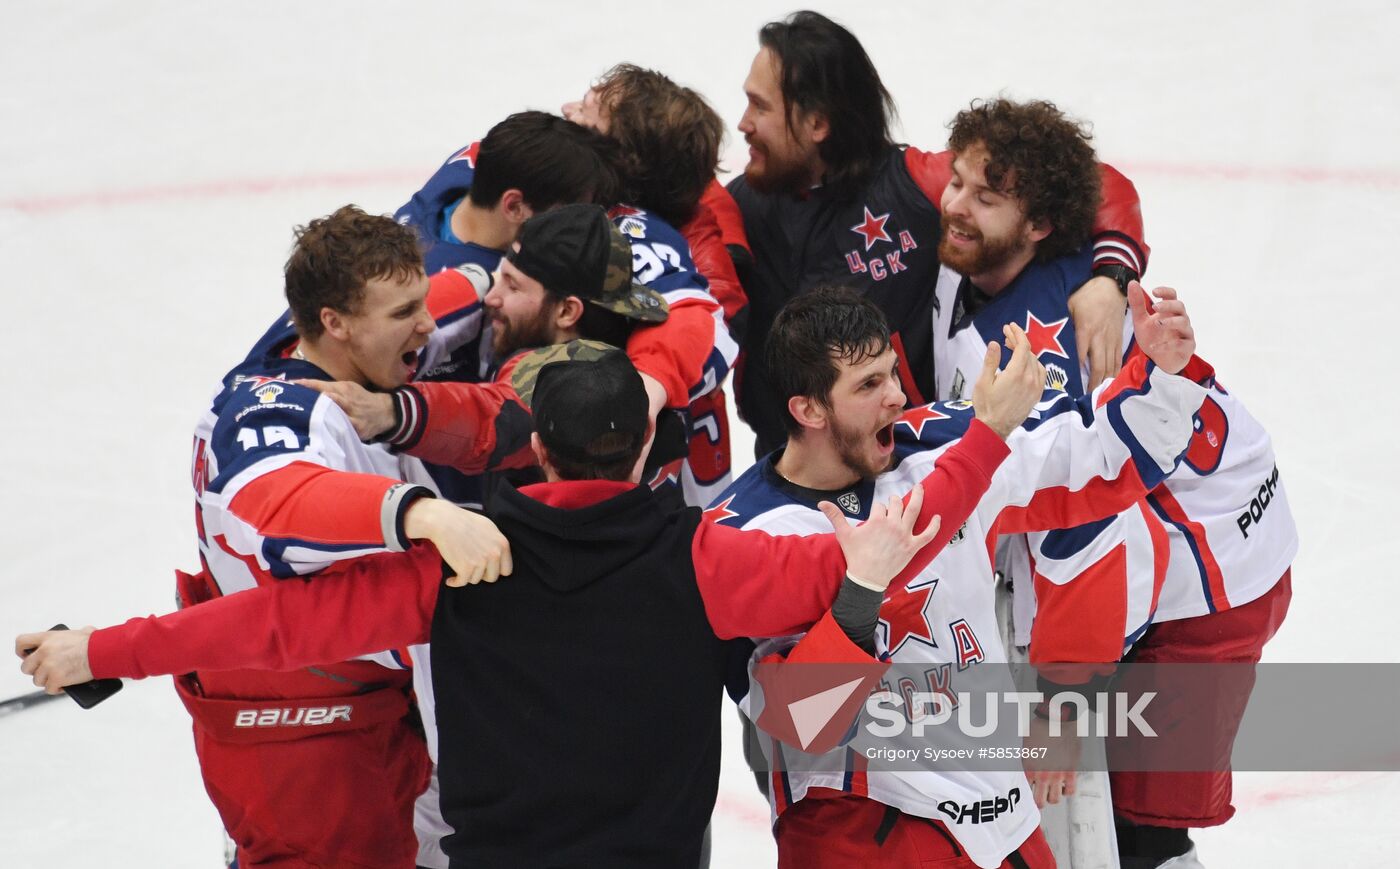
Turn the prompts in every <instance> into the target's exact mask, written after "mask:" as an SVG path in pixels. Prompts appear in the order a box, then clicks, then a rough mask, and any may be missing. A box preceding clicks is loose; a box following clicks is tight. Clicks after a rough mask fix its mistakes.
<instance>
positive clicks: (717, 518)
mask: <svg viewBox="0 0 1400 869" xmlns="http://www.w3.org/2000/svg"><path fill="white" fill-rule="evenodd" d="M733 503H734V496H733V495H730V496H729V497H728V498H725V499H724V500H723V501H720V502H719V503H718V504H715V505H714V506H713V507H711V508H710V509H708V510H706V511H705V518H706V519H707V520H708V521H710V522H723V521H724V520H726V519H733V518H734V517H735V516H738V515H739V514H738V513H735V512H734V511H733V510H730V509H729V505H730V504H733Z"/></svg>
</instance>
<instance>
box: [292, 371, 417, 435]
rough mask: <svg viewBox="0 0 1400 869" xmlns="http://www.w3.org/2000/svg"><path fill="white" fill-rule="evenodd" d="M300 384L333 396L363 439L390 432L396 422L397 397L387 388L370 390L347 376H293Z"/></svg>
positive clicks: (296, 382) (332, 399) (295, 381)
mask: <svg viewBox="0 0 1400 869" xmlns="http://www.w3.org/2000/svg"><path fill="white" fill-rule="evenodd" d="M292 382H293V383H295V384H297V385H298V386H305V387H307V388H309V389H314V390H316V391H317V392H319V393H321V394H322V395H324V396H327V397H328V398H330V400H331V401H334V402H335V403H336V404H338V405H340V409H341V410H343V411H345V415H346V416H348V417H350V422H351V424H353V425H354V426H355V434H357V435H359V436H360V440H362V441H370V440H373V439H374V438H377V437H379V436H380V435H382V434H384V433H385V432H387V431H388V430H389V429H391V428H393V427H394V423H395V422H397V421H398V420H396V419H395V418H394V399H393V398H392V397H391V396H390V395H389V393H387V392H370V391H369V390H368V389H365V388H364V387H363V386H361V385H360V384H358V383H351V382H349V381H347V380H294V381H292Z"/></svg>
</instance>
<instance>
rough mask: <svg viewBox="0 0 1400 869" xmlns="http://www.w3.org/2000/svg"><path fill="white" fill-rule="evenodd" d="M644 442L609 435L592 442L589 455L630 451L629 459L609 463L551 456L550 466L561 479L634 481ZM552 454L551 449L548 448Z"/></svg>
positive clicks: (621, 434)
mask: <svg viewBox="0 0 1400 869" xmlns="http://www.w3.org/2000/svg"><path fill="white" fill-rule="evenodd" d="M645 445H646V444H645V442H644V441H641V440H638V439H637V437H636V436H635V435H633V434H631V433H628V432H606V433H604V434H601V435H599V436H598V437H596V438H594V439H593V440H591V441H589V443H588V448H587V450H586V452H587V454H588V455H590V456H613V455H616V454H617V453H618V452H619V451H621V450H628V453H627V455H626V456H624V457H623V458H621V459H617V460H615V461H611V462H608V463H607V464H597V463H595V462H576V461H574V460H573V459H566V458H564V457H563V456H560V455H556V454H554V453H549V464H550V466H551V467H553V468H554V472H555V473H556V474H558V475H559V479H561V480H613V481H616V482H626V481H628V480H630V479H632V469H633V468H635V467H636V466H637V459H639V458H641V456H642V447H643V446H645ZM545 452H547V453H548V452H549V447H545Z"/></svg>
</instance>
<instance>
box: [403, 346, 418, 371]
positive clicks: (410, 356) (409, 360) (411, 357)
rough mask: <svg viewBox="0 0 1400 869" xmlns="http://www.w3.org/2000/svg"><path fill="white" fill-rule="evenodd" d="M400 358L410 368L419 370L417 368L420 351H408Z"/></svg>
mask: <svg viewBox="0 0 1400 869" xmlns="http://www.w3.org/2000/svg"><path fill="white" fill-rule="evenodd" d="M399 358H400V359H402V360H403V364H405V365H407V366H408V367H409V368H417V367H418V351H417V350H410V351H408V352H407V353H405V354H404V355H402V356H400V357H399Z"/></svg>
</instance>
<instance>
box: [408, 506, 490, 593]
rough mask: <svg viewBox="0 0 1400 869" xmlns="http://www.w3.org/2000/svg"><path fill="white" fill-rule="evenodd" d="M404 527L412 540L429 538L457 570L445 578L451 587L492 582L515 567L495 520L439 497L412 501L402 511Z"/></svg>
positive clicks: (454, 569) (451, 566)
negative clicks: (406, 509)
mask: <svg viewBox="0 0 1400 869" xmlns="http://www.w3.org/2000/svg"><path fill="white" fill-rule="evenodd" d="M403 529H404V534H406V535H408V537H410V538H412V539H414V540H430V541H432V543H433V545H434V546H436V547H437V549H438V552H439V553H440V554H441V555H442V560H443V561H445V562H447V566H448V567H450V568H452V570H453V571H454V572H455V573H456V574H457V575H456V576H453V577H449V578H448V580H447V584H448V585H450V586H452V587H453V588H457V587H460V586H463V585H474V584H476V583H478V582H495V581H496V580H497V579H499V578H500V577H502V576H510V574H511V572H512V571H513V570H514V569H515V568H514V565H513V563H512V562H511V557H510V543H509V542H508V541H507V540H506V538H505V535H504V534H502V533H501V530H500V529H499V528H497V527H496V523H494V522H492V521H491V520H490V519H487V518H486V517H485V516H482V515H481V514H480V513H473V512H472V511H470V510H463V509H462V508H461V507H458V506H457V505H455V504H452V503H449V502H447V501H444V500H442V499H440V498H419V499H418V500H417V501H414V502H413V503H412V504H411V505H410V506H409V508H408V512H406V513H404V517H403Z"/></svg>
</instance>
